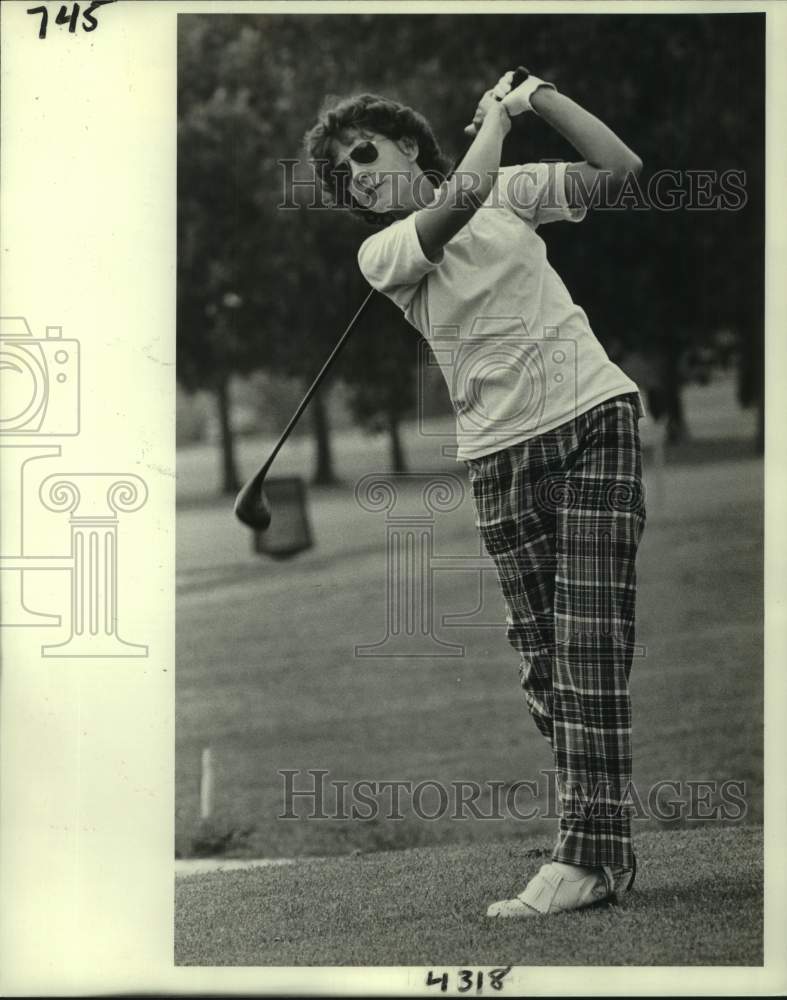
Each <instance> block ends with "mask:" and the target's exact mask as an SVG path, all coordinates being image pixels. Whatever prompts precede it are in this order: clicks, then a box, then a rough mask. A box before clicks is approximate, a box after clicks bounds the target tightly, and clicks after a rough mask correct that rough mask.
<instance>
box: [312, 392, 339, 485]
mask: <svg viewBox="0 0 787 1000" xmlns="http://www.w3.org/2000/svg"><path fill="white" fill-rule="evenodd" d="M324 391H325V390H324V389H320V390H319V391H318V392H316V393H315V394H314V396H313V397H312V401H311V403H310V404H309V405H310V406H311V409H312V428H313V430H314V477H313V478H312V482H313V483H314V484H315V486H331V485H333V484H334V483H336V482H337V479H336V475H335V474H334V471H333V453H332V451H331V428H330V425H329V423H328V411H327V409H326V406H325V400H324V398H323V392H324Z"/></svg>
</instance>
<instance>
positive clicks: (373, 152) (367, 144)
mask: <svg viewBox="0 0 787 1000" xmlns="http://www.w3.org/2000/svg"><path fill="white" fill-rule="evenodd" d="M379 155H380V151H379V150H378V148H377V146H376V144H375V143H374V142H373V141H372V140H371V139H364V140H363V141H362V142H359V143H357V144H356V145H355V146H353V148H352V149H351V150H350V152H349V153H348V154H347V158H346V159H344V160H342V161H341V163H337V164H336V165H335V166H334V167H333V169H332V170H331V177H332V178H333V180H334V183H336V184H340V183H347V182H348V181H349V180H350V179H351V178H352V171H351V170H350V164H349V161H350V160H352V161H353V163H360V164H362V165H363V166H368V164H370V163H374V162H375V161H376V160H377V157H378V156H379Z"/></svg>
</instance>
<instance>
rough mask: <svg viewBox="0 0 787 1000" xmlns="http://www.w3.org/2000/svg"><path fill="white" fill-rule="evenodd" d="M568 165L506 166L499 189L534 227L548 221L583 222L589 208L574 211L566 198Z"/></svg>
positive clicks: (514, 208)
mask: <svg viewBox="0 0 787 1000" xmlns="http://www.w3.org/2000/svg"><path fill="white" fill-rule="evenodd" d="M568 166H569V164H568V163H563V162H560V163H554V162H546V163H524V164H521V165H519V166H513V167H503V168H502V169H501V171H500V176H499V179H498V187H499V188H500V190H501V193H502V196H503V198H504V199H505V201H506V202H507V204H508V206H509V207H510V208H511V209H512V210H513V211H514V212H515V213H516V214H517V215H518V216H519V217H520V218H521V219H526V220H527V221H528V222H532V223H533V225H534V226H540V225H543V224H544V223H546V222H581V221H582V219H584V218H585V214H586V211H587V210H586V208H585V206H584V205H580V206H578V207H576V208H572V207H571V205H570V204H569V202H568V200H567V198H566V167H568Z"/></svg>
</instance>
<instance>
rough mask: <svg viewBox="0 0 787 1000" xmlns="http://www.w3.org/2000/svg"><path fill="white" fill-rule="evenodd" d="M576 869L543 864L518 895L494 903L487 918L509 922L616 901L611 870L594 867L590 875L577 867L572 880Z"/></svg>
mask: <svg viewBox="0 0 787 1000" xmlns="http://www.w3.org/2000/svg"><path fill="white" fill-rule="evenodd" d="M575 867H576V866H574V865H564V864H560V863H556V862H550V864H547V865H542V866H541V869H540V871H539V872H538V874H537V875H536V876H535V877H534V878H532V879H531V880H530V881H529V882H528V884H527V886H526V887H525V888H524V889H523V891H522V892H520V893H519V895H517V896H515V897H514V898H513V899H502V900H500V901H499V902H497V903H492V905H491V906H490V907H489V909H488V910H487V911H486V915H487V916H488V917H504V918H508V919H512V918H513V919H519V918H522V917H537V916H539V915H543V914H549V913H565V912H567V911H568V910H580V909H584V908H585V907H587V906H595V905H596V904H597V903H601V902H603V901H610V902H611V901H613V900H614V898H615V880H614V878H613V875H612V871H611V870H610V869H609V868H606V867H604V868H594V869H592V870H591V871H590V873H589V874H588V870H587V869H586V868H584V869H583V868H576V872H577V875H576V877H573V876H572V872H571V869H572V868H575Z"/></svg>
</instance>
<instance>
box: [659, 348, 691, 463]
mask: <svg viewBox="0 0 787 1000" xmlns="http://www.w3.org/2000/svg"><path fill="white" fill-rule="evenodd" d="M682 387H683V386H682V379H681V371H680V353H679V351H677V350H668V353H667V356H666V357H665V359H664V385H663V388H664V404H665V410H666V414H667V444H680V443H681V442H683V441H686V440H687V439H688V437H689V430H688V427H687V426H686V415H685V413H684V410H683V397H682V395H681V389H682Z"/></svg>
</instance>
